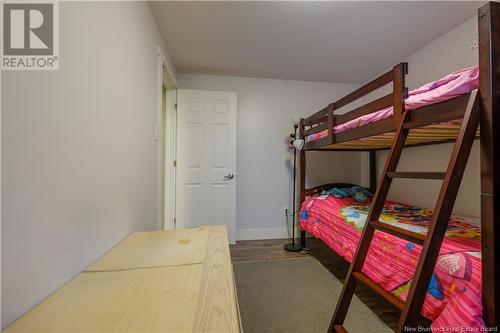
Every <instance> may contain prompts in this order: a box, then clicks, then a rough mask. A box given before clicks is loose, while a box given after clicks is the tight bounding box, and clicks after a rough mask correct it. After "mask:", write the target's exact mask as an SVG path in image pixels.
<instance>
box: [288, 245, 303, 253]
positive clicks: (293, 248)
mask: <svg viewBox="0 0 500 333" xmlns="http://www.w3.org/2000/svg"><path fill="white" fill-rule="evenodd" d="M284 248H285V250H287V251H290V252H300V251H302V246H300V244H297V243H289V244H285V246H284Z"/></svg>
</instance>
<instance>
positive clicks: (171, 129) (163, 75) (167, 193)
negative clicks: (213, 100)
mask: <svg viewBox="0 0 500 333" xmlns="http://www.w3.org/2000/svg"><path fill="white" fill-rule="evenodd" d="M157 55H158V115H157V125H156V126H155V140H156V142H157V145H158V149H157V152H158V153H157V160H158V167H157V169H158V175H157V207H158V209H157V214H156V215H157V225H158V226H159V228H161V229H163V230H173V229H175V167H174V163H175V154H176V151H175V150H176V143H175V139H176V132H175V131H176V114H175V113H176V112H175V104H176V101H177V91H176V90H175V89H176V88H177V81H176V79H175V75H174V71H173V70H172V68H171V66H170V64H169V63H168V61H167V59H166V58H165V56H164V54H163V52H162V51H161V47H160V46H158V47H157ZM163 86H165V87H166V88H167V96H166V98H167V101H166V114H165V124H161V121H162V119H163V103H165V101H164V100H163ZM162 129H163V130H164V131H165V135H163V133H161V130H162ZM163 138H165V140H166V142H165V143H163V142H161V141H160V140H162V139H163ZM162 147H164V148H165V151H164V154H165V164H164V165H163V163H162V152H161V151H160V149H161V148H162ZM162 174H163V175H164V179H165V183H164V187H163V186H162V184H161V181H160V180H161V179H162ZM162 192H163V193H164V196H162ZM162 197H163V198H164V199H165V200H164V202H162ZM162 210H163V212H162ZM162 216H163V217H164V218H163V221H162V218H161V217H162Z"/></svg>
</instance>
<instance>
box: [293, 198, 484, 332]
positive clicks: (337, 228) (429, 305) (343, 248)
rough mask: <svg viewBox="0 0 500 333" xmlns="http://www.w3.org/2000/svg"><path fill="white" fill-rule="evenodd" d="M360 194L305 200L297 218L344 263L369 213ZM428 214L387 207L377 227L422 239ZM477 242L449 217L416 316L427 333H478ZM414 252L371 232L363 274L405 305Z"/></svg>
mask: <svg viewBox="0 0 500 333" xmlns="http://www.w3.org/2000/svg"><path fill="white" fill-rule="evenodd" d="M362 192H363V191H361V193H360V191H359V188H357V189H354V190H352V189H351V188H334V189H333V190H330V191H329V193H330V194H323V195H315V196H312V197H310V198H308V199H306V200H305V201H304V202H303V203H302V207H301V210H300V213H299V219H300V226H301V228H302V230H305V231H307V232H309V233H310V234H312V235H314V236H315V237H317V238H319V239H321V240H322V241H323V242H325V243H326V244H327V245H328V246H329V247H330V248H332V249H333V250H334V251H335V252H337V253H338V254H339V255H340V256H342V257H343V258H344V259H345V260H347V261H348V262H351V261H352V258H353V255H354V253H355V251H356V248H357V245H358V242H359V239H360V236H361V232H362V230H363V227H364V225H365V221H366V217H367V215H368V211H369V208H370V201H371V198H370V197H369V196H368V197H366V196H365V195H364V194H363V193H362ZM353 197H354V198H355V199H357V200H358V201H356V200H354V199H353ZM360 201H365V202H360ZM432 213H433V210H432V209H422V208H418V207H413V206H409V205H406V204H402V203H398V202H392V201H387V202H386V203H385V206H384V210H383V212H382V214H381V217H380V219H379V221H380V222H382V223H387V224H391V225H394V226H397V227H401V228H404V229H407V230H410V231H413V232H417V233H421V234H426V232H427V228H428V225H429V223H430V221H431V218H432ZM480 236H481V234H480V228H479V226H476V225H473V224H470V223H468V222H467V220H466V219H464V218H461V217H458V216H452V217H451V219H450V222H449V226H448V229H447V232H446V237H445V240H444V242H443V244H442V247H441V250H440V256H439V258H438V261H437V263H436V267H435V270H434V275H433V277H432V280H431V283H430V285H429V288H428V291H427V296H426V299H425V303H424V307H423V311H422V315H423V316H425V317H427V318H429V319H430V320H432V322H433V323H432V327H433V328H436V329H440V328H446V327H461V326H466V327H471V328H477V330H478V331H480V330H481V328H482V327H484V322H483V319H482V306H481V244H480V239H481V237H480ZM420 251H421V247H420V246H419V245H416V244H413V243H411V242H409V241H406V240H403V239H401V238H397V237H395V236H392V235H389V234H386V233H383V232H380V231H376V232H375V236H374V239H373V242H372V245H371V247H370V250H369V252H368V256H367V260H366V262H365V265H364V267H363V272H364V273H365V274H366V275H367V276H368V277H370V278H371V279H372V280H374V281H375V282H376V283H378V284H379V285H380V286H382V287H383V288H384V289H386V290H388V291H390V292H392V293H393V294H394V295H395V296H397V297H399V298H400V299H401V300H405V299H406V296H407V293H408V290H409V287H410V283H411V280H412V278H413V274H414V272H415V268H416V264H417V261H418V258H419V255H420Z"/></svg>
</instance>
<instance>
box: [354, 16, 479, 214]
mask: <svg viewBox="0 0 500 333" xmlns="http://www.w3.org/2000/svg"><path fill="white" fill-rule="evenodd" d="M475 38H477V17H473V18H471V19H469V20H468V21H466V22H464V23H463V24H461V25H459V26H458V27H456V28H455V29H453V30H451V31H450V32H448V33H446V34H445V35H443V36H442V37H440V38H439V39H437V40H435V41H433V42H431V43H429V44H428V45H426V46H425V47H424V48H421V49H420V50H418V51H416V52H415V53H413V54H411V55H410V56H409V57H408V58H407V59H406V60H405V61H407V62H408V65H409V74H408V75H407V86H408V87H409V88H410V89H414V88H416V87H418V86H420V85H422V84H425V83H427V82H430V81H433V80H436V79H439V78H441V77H443V76H445V75H446V74H448V73H451V72H453V71H455V70H457V69H461V68H465V67H470V66H474V65H477V64H478V51H477V49H475V48H471V40H474V39H475ZM452 148H453V144H443V145H435V146H425V147H415V148H408V149H406V150H405V151H404V152H403V156H402V158H401V161H400V165H399V169H400V170H407V171H410V170H411V171H417V170H422V171H445V170H446V167H447V164H448V161H449V157H450V154H451V150H452ZM386 157H387V152H386V151H385V152H381V153H378V154H377V161H378V162H377V169H378V171H379V172H380V171H381V170H382V168H383V166H384V163H385V159H386ZM363 160H365V161H366V156H364V157H363ZM367 168H368V165H367V163H366V162H365V163H363V168H362V177H363V175H366V174H367V170H368V169H367ZM362 180H364V181H365V182H366V179H363V178H362ZM479 181H480V165H479V141H476V142H475V143H474V146H473V149H472V152H471V156H470V158H469V163H468V165H467V168H466V170H465V175H464V179H463V181H462V185H461V187H460V192H459V195H458V198H457V201H456V204H455V209H454V211H455V213H458V214H462V215H466V216H472V217H479V216H480V201H479V193H480V182H479ZM393 184H394V185H393V186H392V188H391V192H390V193H389V199H392V200H399V201H402V202H406V203H410V204H414V205H418V206H421V207H434V204H435V200H436V198H437V194H438V192H439V187H440V185H441V182H440V181H415V180H395V181H394V182H393Z"/></svg>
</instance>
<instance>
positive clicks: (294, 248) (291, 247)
mask: <svg viewBox="0 0 500 333" xmlns="http://www.w3.org/2000/svg"><path fill="white" fill-rule="evenodd" d="M298 127H299V125H295V124H294V125H293V129H294V134H293V139H294V140H295V139H296V138H297V128H298ZM296 165H297V149H295V146H293V202H292V242H291V243H288V244H285V250H287V251H291V252H299V251H301V250H302V246H300V244H298V243H295V201H296V198H295V180H296V178H297V177H296V174H297V167H296Z"/></svg>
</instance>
